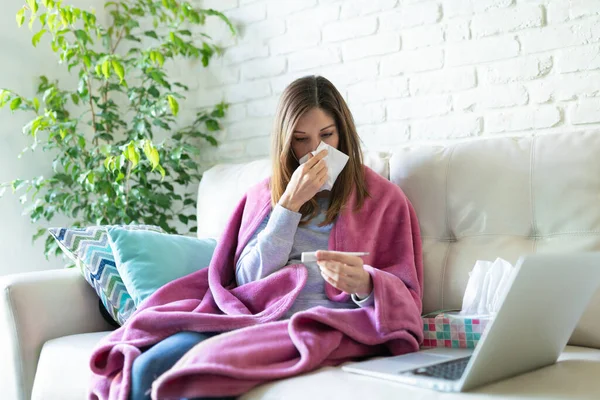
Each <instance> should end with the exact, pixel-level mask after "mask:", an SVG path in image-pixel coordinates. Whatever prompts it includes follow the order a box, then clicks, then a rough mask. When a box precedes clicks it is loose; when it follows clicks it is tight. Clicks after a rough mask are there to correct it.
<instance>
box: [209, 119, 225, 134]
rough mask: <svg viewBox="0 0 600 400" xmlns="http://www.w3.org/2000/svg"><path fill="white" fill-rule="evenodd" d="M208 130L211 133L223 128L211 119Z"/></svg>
mask: <svg viewBox="0 0 600 400" xmlns="http://www.w3.org/2000/svg"><path fill="white" fill-rule="evenodd" d="M206 129H208V130H209V131H211V132H214V131H218V130H219V129H221V127H220V126H219V123H218V122H217V121H215V120H214V119H209V120H207V121H206Z"/></svg>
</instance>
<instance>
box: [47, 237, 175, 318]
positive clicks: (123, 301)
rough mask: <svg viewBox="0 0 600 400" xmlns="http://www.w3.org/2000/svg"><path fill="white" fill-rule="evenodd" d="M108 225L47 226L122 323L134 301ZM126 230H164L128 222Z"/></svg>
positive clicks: (108, 308) (131, 310)
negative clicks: (115, 255)
mask: <svg viewBox="0 0 600 400" xmlns="http://www.w3.org/2000/svg"><path fill="white" fill-rule="evenodd" d="M108 227H110V226H108V225H107V226H90V227H86V228H50V229H48V231H49V232H50V234H51V235H52V236H53V237H54V239H55V240H56V242H57V244H58V245H59V246H60V248H61V249H62V250H63V251H64V253H65V255H67V257H69V258H70V259H71V260H73V261H74V262H75V264H76V265H77V266H78V267H79V269H80V271H81V273H82V275H83V277H84V278H85V280H86V281H87V282H88V283H89V284H90V285H91V286H92V287H93V288H94V290H95V291H96V293H97V294H98V297H100V300H101V301H102V304H104V307H105V308H106V310H107V311H108V313H109V314H110V316H111V317H112V318H113V319H114V320H115V321H117V322H118V323H119V324H123V323H125V321H127V319H128V318H129V316H130V315H131V314H133V312H134V311H135V304H134V302H133V300H132V299H131V296H130V295H129V293H128V292H127V289H126V288H125V285H124V284H123V280H122V279H121V277H120V276H119V272H118V271H117V267H116V263H115V258H114V255H113V251H112V249H111V247H110V244H109V243H108V235H107V233H106V229H107V228H108ZM122 228H124V229H129V230H152V231H156V232H164V231H163V230H162V229H161V228H160V227H158V226H148V225H127V226H122Z"/></svg>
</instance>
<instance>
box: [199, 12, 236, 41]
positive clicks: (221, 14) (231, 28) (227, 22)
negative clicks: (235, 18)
mask: <svg viewBox="0 0 600 400" xmlns="http://www.w3.org/2000/svg"><path fill="white" fill-rule="evenodd" d="M202 13H203V14H205V15H212V16H215V17H218V18H220V19H221V20H222V21H223V22H225V24H227V26H228V27H229V30H230V31H231V34H232V35H235V27H234V26H233V24H232V23H231V21H229V19H228V18H227V17H226V16H225V14H223V13H222V12H219V11H216V10H212V9H209V10H202Z"/></svg>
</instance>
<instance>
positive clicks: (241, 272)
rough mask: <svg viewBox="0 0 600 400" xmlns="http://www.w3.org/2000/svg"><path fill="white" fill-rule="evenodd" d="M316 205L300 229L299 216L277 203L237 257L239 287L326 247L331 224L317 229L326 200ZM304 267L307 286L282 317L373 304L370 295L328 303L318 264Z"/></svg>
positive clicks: (322, 199)
mask: <svg viewBox="0 0 600 400" xmlns="http://www.w3.org/2000/svg"><path fill="white" fill-rule="evenodd" d="M317 202H318V204H319V207H320V208H321V210H322V211H321V212H320V213H319V215H318V216H317V217H315V218H313V219H312V220H311V221H310V222H309V223H308V224H306V225H303V226H299V223H300V219H301V218H302V214H301V213H297V212H294V211H291V210H288V209H287V208H284V207H282V206H280V205H279V204H278V205H276V206H275V208H274V209H273V210H272V211H271V213H270V214H269V215H268V216H267V217H266V218H265V219H264V220H263V221H262V223H261V224H260V226H259V227H258V228H257V230H256V232H255V233H254V235H253V236H252V237H251V238H250V241H249V242H248V244H247V245H246V247H244V250H243V251H242V254H241V255H240V258H239V260H238V262H237V265H236V280H237V284H238V285H243V284H245V283H249V282H253V281H255V280H258V279H262V278H264V277H266V276H269V275H270V274H272V273H274V272H276V271H278V270H280V269H281V268H283V267H284V266H286V265H292V264H300V263H301V254H302V253H303V252H306V251H317V250H325V249H327V248H328V244H329V235H330V234H331V228H332V227H333V225H332V224H329V225H325V226H322V227H320V226H319V224H320V223H322V222H323V221H324V220H325V212H324V210H326V209H327V206H328V200H327V199H326V198H319V199H318V200H317ZM304 265H305V266H306V269H307V271H308V279H307V281H306V285H305V286H304V288H303V289H302V291H301V292H300V294H299V295H298V297H297V298H296V301H295V302H294V304H293V305H292V307H291V308H290V310H288V312H287V313H286V314H285V316H284V318H290V317H291V316H292V315H293V314H294V313H296V312H298V311H303V310H307V309H309V308H312V307H316V306H324V307H328V308H356V307H359V306H361V307H368V306H371V305H373V296H372V294H371V295H369V296H368V297H366V298H365V299H363V300H360V299H358V298H357V297H356V296H354V295H353V296H352V301H348V302H345V303H341V302H335V301H331V300H329V298H328V297H327V295H326V293H325V280H324V279H323V277H322V276H321V272H320V269H319V266H318V265H317V263H316V262H307V263H304Z"/></svg>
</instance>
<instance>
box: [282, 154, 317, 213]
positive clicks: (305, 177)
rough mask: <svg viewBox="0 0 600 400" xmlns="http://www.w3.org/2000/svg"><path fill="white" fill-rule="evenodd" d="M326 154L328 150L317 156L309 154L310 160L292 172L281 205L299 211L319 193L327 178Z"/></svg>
mask: <svg viewBox="0 0 600 400" xmlns="http://www.w3.org/2000/svg"><path fill="white" fill-rule="evenodd" d="M326 155H327V150H322V151H320V152H319V153H318V154H317V155H316V156H313V155H312V154H309V160H308V161H307V162H306V163H304V164H302V165H300V166H299V167H298V168H296V170H295V171H294V173H293V174H292V177H291V179H290V182H289V183H288V185H287V188H286V189H285V193H283V196H281V199H280V200H279V205H281V206H282V207H285V208H287V209H288V210H291V211H294V212H298V210H300V208H301V207H302V206H303V205H304V203H306V202H307V201H309V200H310V199H312V198H313V197H314V196H315V194H317V192H318V191H319V189H320V188H321V186H323V184H324V183H325V181H326V180H327V164H326V163H325V161H324V160H323V157H325V156H326Z"/></svg>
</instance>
